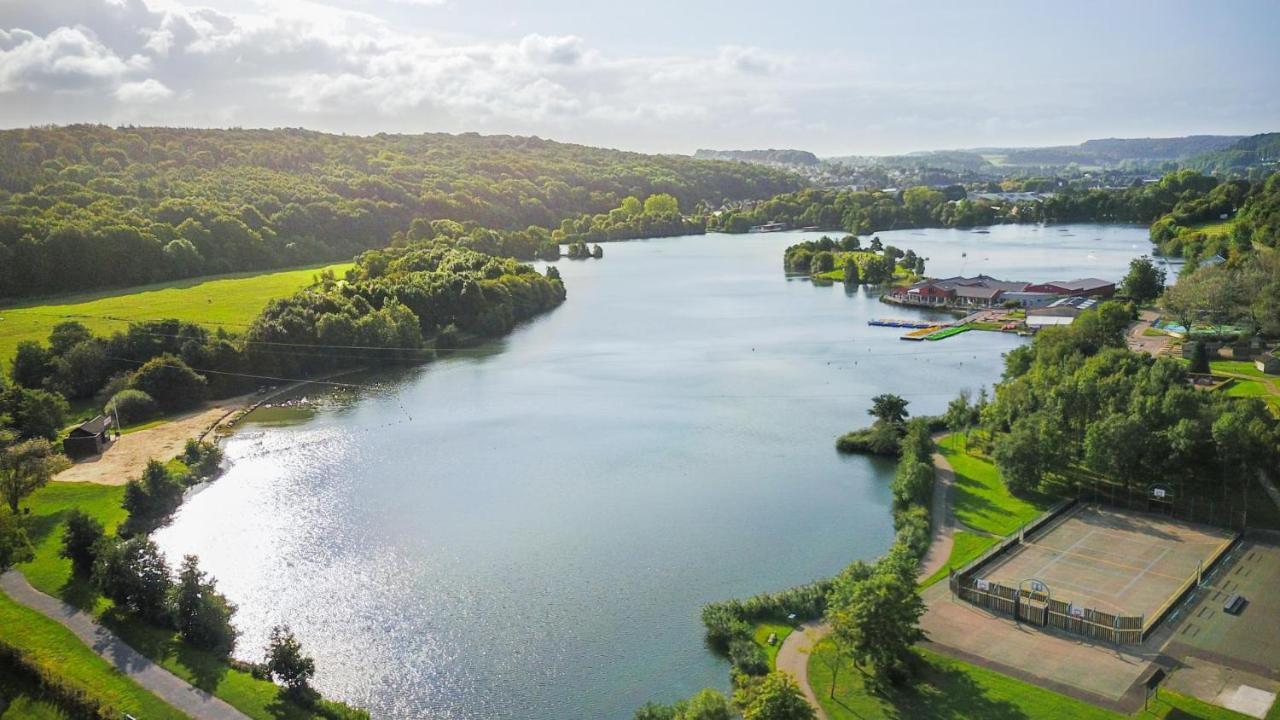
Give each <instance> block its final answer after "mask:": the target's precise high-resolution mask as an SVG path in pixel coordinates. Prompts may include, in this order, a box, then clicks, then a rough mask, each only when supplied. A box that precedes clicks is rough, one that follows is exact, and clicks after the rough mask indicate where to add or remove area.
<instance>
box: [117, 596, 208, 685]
mask: <svg viewBox="0 0 1280 720" xmlns="http://www.w3.org/2000/svg"><path fill="white" fill-rule="evenodd" d="M101 622H102V624H103V625H104V626H105V627H107V628H108V629H110V630H111V631H112V632H113V633H115V634H116V635H117V636H118V637H119V638H120V639H121V640H123V641H125V643H126V644H128V645H129V646H130V647H132V648H133V649H134V650H137V651H138V652H140V653H142V654H143V655H145V656H147V657H148V658H150V659H151V660H152V661H153V662H155V663H157V664H163V663H164V661H165V660H167V659H169V658H172V659H173V660H175V661H176V662H177V663H178V664H179V665H181V666H182V667H183V668H184V669H185V670H187V674H186V679H187V680H188V681H189V682H190V683H191V684H192V685H194V686H196V687H198V688H200V689H201V690H204V691H205V692H209V693H212V692H213V691H214V690H215V689H216V688H217V687H218V684H219V683H220V682H222V678H223V677H225V676H226V674H227V671H228V669H229V668H228V667H227V664H226V661H224V660H223V659H222V658H221V657H219V656H218V655H216V654H214V653H211V652H207V651H204V650H198V649H196V648H193V647H191V646H189V645H187V644H186V643H183V642H182V640H181V639H179V637H178V634H177V632H175V631H173V630H170V629H168V628H161V627H156V626H155V625H151V624H149V623H146V622H144V621H142V620H139V619H138V618H136V617H133V616H132V615H129V614H127V613H125V612H122V611H120V610H118V609H116V608H112V609H110V610H108V611H106V612H105V613H103V614H102V617H101Z"/></svg>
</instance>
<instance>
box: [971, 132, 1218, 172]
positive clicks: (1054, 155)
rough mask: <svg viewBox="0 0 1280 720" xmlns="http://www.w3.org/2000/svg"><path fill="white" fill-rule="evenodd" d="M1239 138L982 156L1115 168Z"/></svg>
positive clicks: (1122, 141) (1090, 143) (1175, 157)
mask: <svg viewBox="0 0 1280 720" xmlns="http://www.w3.org/2000/svg"><path fill="white" fill-rule="evenodd" d="M1241 139H1242V136H1239V135H1189V136H1187V137H1174V138H1104V139H1099V140H1086V141H1085V142H1082V143H1080V144H1079V145H1059V146H1055V147H1041V148H987V149H985V150H982V151H979V152H983V153H984V154H998V155H1002V156H1003V157H1004V164H1005V165H1069V164H1071V163H1076V164H1078V165H1102V166H1109V165H1118V164H1120V163H1123V162H1126V161H1128V162H1138V163H1153V162H1168V161H1179V160H1185V159H1187V158H1190V157H1194V156H1196V155H1202V154H1205V153H1211V152H1215V151H1218V150H1223V149H1225V148H1227V147H1229V146H1231V145H1232V144H1233V143H1235V142H1236V141H1238V140H1241Z"/></svg>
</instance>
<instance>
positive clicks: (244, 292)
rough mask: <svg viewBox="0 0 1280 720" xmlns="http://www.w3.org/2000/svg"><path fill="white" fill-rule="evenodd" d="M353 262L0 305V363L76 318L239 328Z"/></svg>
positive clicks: (104, 328) (104, 324)
mask: <svg viewBox="0 0 1280 720" xmlns="http://www.w3.org/2000/svg"><path fill="white" fill-rule="evenodd" d="M351 267H354V265H353V264H352V263H339V264H336V265H316V266H313V267H307V268H300V269H295V270H282V271H280V272H271V273H239V274H235V275H217V276H211V277H206V278H193V279H189V280H178V281H174V282H168V283H160V284H156V285H142V286H139V287H133V288H124V289H119V290H108V291H103V292H98V293H90V294H84V295H74V296H64V297H58V298H47V299H42V300H39V301H36V302H28V303H20V304H15V305H13V306H10V307H5V308H0V365H8V362H9V360H10V359H11V358H12V357H13V353H14V351H15V349H16V348H17V346H18V343H20V342H22V341H23V340H38V341H40V342H45V341H46V340H47V339H48V337H49V330H50V329H52V328H53V326H54V325H56V324H58V323H59V322H62V321H63V320H75V321H77V322H80V323H83V324H84V325H85V327H87V328H89V329H90V330H92V331H94V333H96V334H110V333H112V332H115V331H117V330H124V329H125V328H126V327H128V324H129V321H135V320H156V319H169V318H175V319H178V320H188V321H192V322H200V323H205V324H209V325H222V324H225V325H227V329H228V330H230V331H233V332H235V331H238V330H241V329H243V326H244V325H246V324H248V323H249V322H250V321H251V320H253V319H254V317H256V316H257V315H258V313H259V312H261V311H262V308H264V307H266V305H267V302H268V301H270V300H273V299H275V298H279V297H288V296H289V295H292V294H293V293H295V292H297V291H298V290H301V289H302V288H304V287H306V286H308V285H310V284H311V283H312V281H313V279H314V278H315V277H316V276H317V275H319V274H320V272H321V271H322V270H324V269H326V268H331V269H332V270H333V272H334V273H335V274H337V275H338V276H339V277H341V275H342V274H343V273H345V272H346V271H347V269H348V268H351Z"/></svg>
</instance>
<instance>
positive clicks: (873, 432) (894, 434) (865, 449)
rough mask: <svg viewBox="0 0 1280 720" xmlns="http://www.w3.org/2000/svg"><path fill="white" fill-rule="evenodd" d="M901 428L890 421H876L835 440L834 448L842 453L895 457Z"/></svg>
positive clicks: (899, 441)
mask: <svg viewBox="0 0 1280 720" xmlns="http://www.w3.org/2000/svg"><path fill="white" fill-rule="evenodd" d="M901 441H902V430H901V428H900V426H898V425H894V424H891V423H876V424H875V425H872V426H871V427H869V428H863V429H861V430H854V431H853V432H850V433H845V434H844V435H841V436H840V437H839V438H838V439H837V440H836V450H838V451H840V452H842V453H858V454H863V455H883V456H885V457H897V456H898V453H899V452H900V443H901Z"/></svg>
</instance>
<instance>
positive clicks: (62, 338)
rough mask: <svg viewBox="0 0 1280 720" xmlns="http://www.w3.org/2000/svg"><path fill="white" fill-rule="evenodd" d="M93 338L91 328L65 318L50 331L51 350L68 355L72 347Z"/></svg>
mask: <svg viewBox="0 0 1280 720" xmlns="http://www.w3.org/2000/svg"><path fill="white" fill-rule="evenodd" d="M91 339H93V333H91V332H89V328H87V327H85V326H84V325H82V324H81V323H78V322H75V321H74V320H64V321H63V322H60V323H58V324H57V325H54V326H53V329H52V330H50V331H49V351H50V352H52V353H53V354H54V355H66V354H67V353H68V352H69V351H70V350H71V348H73V347H75V346H77V345H79V344H80V343H82V342H87V341H89V340H91Z"/></svg>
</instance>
